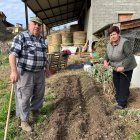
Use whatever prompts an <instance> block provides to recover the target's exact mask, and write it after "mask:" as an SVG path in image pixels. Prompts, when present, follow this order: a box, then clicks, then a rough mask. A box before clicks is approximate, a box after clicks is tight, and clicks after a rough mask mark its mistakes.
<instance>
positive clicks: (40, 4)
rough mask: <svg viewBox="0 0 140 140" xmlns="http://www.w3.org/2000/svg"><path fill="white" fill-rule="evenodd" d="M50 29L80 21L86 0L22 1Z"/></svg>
mask: <svg viewBox="0 0 140 140" xmlns="http://www.w3.org/2000/svg"><path fill="white" fill-rule="evenodd" d="M22 1H23V2H24V3H25V2H26V3H27V6H28V7H29V8H30V9H31V10H32V11H33V12H34V13H35V15H36V16H38V17H39V18H40V19H42V21H43V23H44V24H46V25H47V26H48V27H49V28H50V27H54V26H58V25H61V24H65V23H68V22H72V21H76V20H78V19H79V16H80V14H81V11H82V8H83V5H84V2H85V0H22Z"/></svg>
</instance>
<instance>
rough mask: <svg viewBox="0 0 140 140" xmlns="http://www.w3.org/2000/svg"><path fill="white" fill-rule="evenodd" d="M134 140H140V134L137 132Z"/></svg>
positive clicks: (133, 137) (133, 136) (133, 135)
mask: <svg viewBox="0 0 140 140" xmlns="http://www.w3.org/2000/svg"><path fill="white" fill-rule="evenodd" d="M131 139H132V140H140V132H135V133H134V134H132V138H131Z"/></svg>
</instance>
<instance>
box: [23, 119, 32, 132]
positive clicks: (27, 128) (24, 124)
mask: <svg viewBox="0 0 140 140" xmlns="http://www.w3.org/2000/svg"><path fill="white" fill-rule="evenodd" d="M21 128H22V130H24V131H26V132H31V131H32V128H31V126H30V125H29V123H28V122H26V121H21Z"/></svg>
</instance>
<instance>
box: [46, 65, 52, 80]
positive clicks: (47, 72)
mask: <svg viewBox="0 0 140 140" xmlns="http://www.w3.org/2000/svg"><path fill="white" fill-rule="evenodd" d="M45 75H46V78H49V77H50V76H51V75H52V74H51V72H50V70H49V68H48V67H46V68H45Z"/></svg>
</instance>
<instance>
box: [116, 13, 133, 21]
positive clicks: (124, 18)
mask: <svg viewBox="0 0 140 140" xmlns="http://www.w3.org/2000/svg"><path fill="white" fill-rule="evenodd" d="M132 17H133V14H132V13H126V14H118V22H122V21H127V20H131V19H132Z"/></svg>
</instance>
